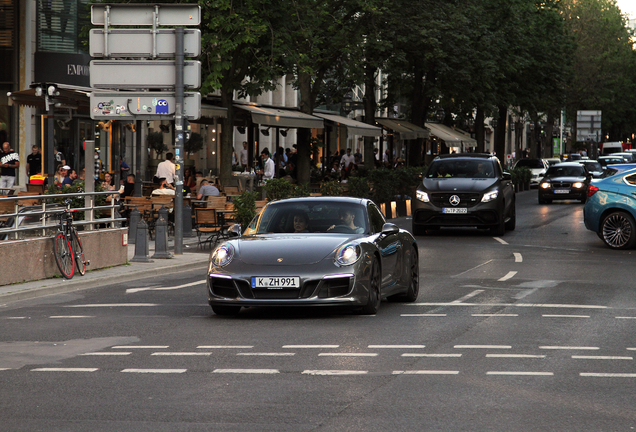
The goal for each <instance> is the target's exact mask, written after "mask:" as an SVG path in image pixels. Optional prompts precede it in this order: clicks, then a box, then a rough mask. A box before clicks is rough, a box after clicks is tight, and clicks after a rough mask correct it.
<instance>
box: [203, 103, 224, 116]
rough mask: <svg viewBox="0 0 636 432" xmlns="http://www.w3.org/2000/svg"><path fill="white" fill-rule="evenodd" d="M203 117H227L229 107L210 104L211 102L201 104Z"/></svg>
mask: <svg viewBox="0 0 636 432" xmlns="http://www.w3.org/2000/svg"><path fill="white" fill-rule="evenodd" d="M201 117H206V118H214V117H221V118H227V108H223V107H219V106H215V105H209V104H201Z"/></svg>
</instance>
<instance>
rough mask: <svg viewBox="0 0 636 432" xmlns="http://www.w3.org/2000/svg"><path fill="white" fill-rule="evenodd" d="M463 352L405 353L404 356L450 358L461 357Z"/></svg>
mask: <svg viewBox="0 0 636 432" xmlns="http://www.w3.org/2000/svg"><path fill="white" fill-rule="evenodd" d="M461 356H462V355H461V354H421V353H404V354H402V357H432V358H447V357H448V358H450V357H461Z"/></svg>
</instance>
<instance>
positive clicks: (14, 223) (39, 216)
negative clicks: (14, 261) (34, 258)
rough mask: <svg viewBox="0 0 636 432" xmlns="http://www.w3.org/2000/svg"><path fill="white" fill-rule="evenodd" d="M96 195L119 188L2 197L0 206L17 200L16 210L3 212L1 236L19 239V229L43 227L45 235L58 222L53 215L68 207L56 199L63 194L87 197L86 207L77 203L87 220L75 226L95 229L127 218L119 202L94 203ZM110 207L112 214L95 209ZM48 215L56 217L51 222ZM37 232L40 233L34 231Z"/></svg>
mask: <svg viewBox="0 0 636 432" xmlns="http://www.w3.org/2000/svg"><path fill="white" fill-rule="evenodd" d="M97 195H113V197H114V196H115V195H119V192H118V191H108V192H82V193H68V194H48V195H21V196H9V197H4V198H0V206H3V204H4V203H5V202H7V201H13V202H14V209H13V213H3V214H0V223H2V225H3V226H2V225H0V240H2V239H4V240H7V239H12V240H14V239H18V234H19V233H25V232H29V231H35V232H37V231H41V235H42V236H46V235H47V234H46V231H47V230H49V229H56V228H57V227H58V226H59V223H58V222H57V220H56V218H54V217H53V218H52V217H51V215H54V214H58V213H61V211H62V210H63V209H64V208H65V206H64V204H61V203H59V202H53V201H55V200H58V201H59V199H60V198H78V197H84V205H85V207H74V209H75V210H77V211H83V212H84V220H77V221H73V225H74V226H88V230H93V229H95V225H98V224H99V225H101V224H107V225H109V227H110V228H115V227H116V225H117V224H121V222H123V221H125V220H126V218H123V217H120V216H119V213H118V212H117V209H118V208H119V204H107V205H95V198H94V197H95V196H97ZM25 200H31V201H32V200H40V204H37V205H28V206H21V205H20V201H25ZM108 210H110V215H109V216H110V217H106V218H104V217H100V218H95V216H96V212H103V211H108ZM49 219H53V223H49ZM35 236H37V234H35Z"/></svg>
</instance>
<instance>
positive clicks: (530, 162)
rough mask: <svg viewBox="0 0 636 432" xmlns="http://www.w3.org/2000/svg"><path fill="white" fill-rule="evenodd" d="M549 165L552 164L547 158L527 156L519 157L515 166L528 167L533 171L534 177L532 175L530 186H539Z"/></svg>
mask: <svg viewBox="0 0 636 432" xmlns="http://www.w3.org/2000/svg"><path fill="white" fill-rule="evenodd" d="M549 166H550V164H549V163H548V162H547V161H546V160H545V159H530V158H525V159H519V160H518V161H517V162H516V163H515V165H514V168H528V169H529V170H530V172H531V173H532V177H530V186H537V185H538V184H539V181H540V180H541V179H542V178H543V176H544V175H545V172H546V171H547V170H548V167H549Z"/></svg>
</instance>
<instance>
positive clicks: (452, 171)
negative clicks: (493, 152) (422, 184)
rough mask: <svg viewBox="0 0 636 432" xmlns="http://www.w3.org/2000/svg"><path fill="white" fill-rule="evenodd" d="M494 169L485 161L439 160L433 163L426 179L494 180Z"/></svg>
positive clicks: (488, 161)
mask: <svg viewBox="0 0 636 432" xmlns="http://www.w3.org/2000/svg"><path fill="white" fill-rule="evenodd" d="M494 177H495V169H494V166H493V164H492V162H491V161H490V160H486V159H470V160H468V159H440V160H436V161H433V163H431V166H430V167H429V169H428V171H426V178H440V179H441V178H494Z"/></svg>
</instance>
